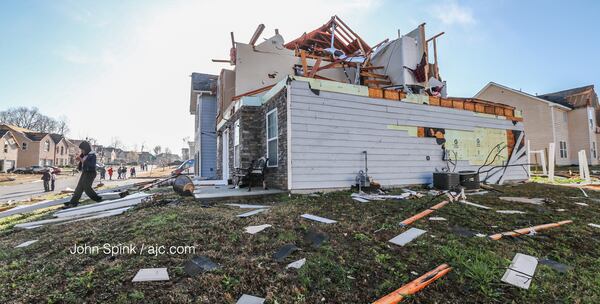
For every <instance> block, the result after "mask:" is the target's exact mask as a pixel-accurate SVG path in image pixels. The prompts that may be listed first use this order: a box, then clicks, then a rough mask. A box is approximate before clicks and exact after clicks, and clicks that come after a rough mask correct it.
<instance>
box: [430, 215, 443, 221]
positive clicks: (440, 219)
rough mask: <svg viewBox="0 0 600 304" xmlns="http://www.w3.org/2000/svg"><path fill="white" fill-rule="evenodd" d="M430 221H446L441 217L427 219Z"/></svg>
mask: <svg viewBox="0 0 600 304" xmlns="http://www.w3.org/2000/svg"><path fill="white" fill-rule="evenodd" d="M429 220H430V221H447V220H446V218H445V217H441V216H432V217H430V218H429Z"/></svg>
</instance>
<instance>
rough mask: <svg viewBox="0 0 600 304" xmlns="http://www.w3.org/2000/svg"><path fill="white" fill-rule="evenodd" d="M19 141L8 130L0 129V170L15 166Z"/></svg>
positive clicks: (5, 170)
mask: <svg viewBox="0 0 600 304" xmlns="http://www.w3.org/2000/svg"><path fill="white" fill-rule="evenodd" d="M18 157H19V143H18V142H17V139H16V138H15V136H14V135H13V133H12V132H11V131H10V130H0V172H5V173H6V172H7V171H9V170H11V169H14V168H16V167H17V159H18Z"/></svg>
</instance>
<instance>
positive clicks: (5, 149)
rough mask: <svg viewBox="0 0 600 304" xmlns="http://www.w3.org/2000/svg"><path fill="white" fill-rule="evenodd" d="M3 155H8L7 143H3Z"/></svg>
mask: <svg viewBox="0 0 600 304" xmlns="http://www.w3.org/2000/svg"><path fill="white" fill-rule="evenodd" d="M4 153H8V142H6V141H5V142H4Z"/></svg>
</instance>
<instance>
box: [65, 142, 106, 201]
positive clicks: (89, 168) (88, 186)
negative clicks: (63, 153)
mask: <svg viewBox="0 0 600 304" xmlns="http://www.w3.org/2000/svg"><path fill="white" fill-rule="evenodd" d="M79 149H81V154H80V155H79V156H78V157H77V160H78V161H79V164H78V165H77V169H78V170H80V171H81V176H80V177H79V182H78V183H77V187H75V192H74V193H73V196H72V197H71V201H69V202H68V203H65V208H69V207H76V206H77V205H79V199H80V198H81V195H82V194H83V192H85V194H87V196H88V197H89V198H91V199H92V200H94V201H96V202H101V201H102V198H101V197H100V196H99V195H98V194H97V193H96V191H94V189H93V188H92V184H93V182H94V179H95V178H96V154H95V153H94V151H92V146H91V145H90V143H88V142H87V141H83V142H81V143H80V144H79Z"/></svg>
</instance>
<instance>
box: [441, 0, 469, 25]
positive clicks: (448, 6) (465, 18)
mask: <svg viewBox="0 0 600 304" xmlns="http://www.w3.org/2000/svg"><path fill="white" fill-rule="evenodd" d="M431 11H432V14H433V17H435V18H436V19H438V20H439V21H441V22H442V23H443V24H445V25H461V26H467V25H472V24H474V23H475V18H474V17H473V10H471V8H469V7H466V6H461V5H459V4H458V3H456V2H454V1H448V2H445V3H439V4H436V5H434V6H432V9H431Z"/></svg>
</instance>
